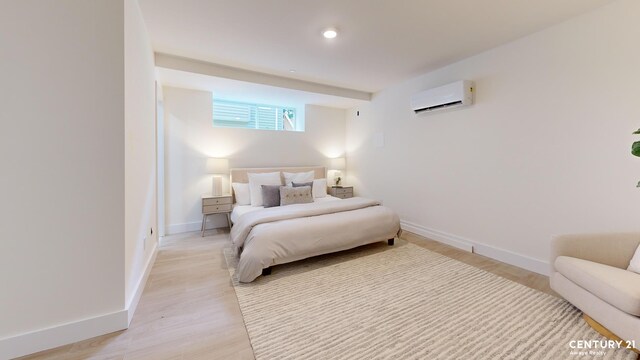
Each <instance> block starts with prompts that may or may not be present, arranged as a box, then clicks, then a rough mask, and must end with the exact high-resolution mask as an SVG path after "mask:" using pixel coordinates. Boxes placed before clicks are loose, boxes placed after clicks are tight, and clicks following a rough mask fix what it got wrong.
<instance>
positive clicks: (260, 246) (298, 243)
mask: <svg viewBox="0 0 640 360" xmlns="http://www.w3.org/2000/svg"><path fill="white" fill-rule="evenodd" d="M337 200H339V199H337ZM337 200H336V201H331V200H325V201H319V202H314V203H310V204H296V205H289V206H280V207H271V208H267V209H264V210H263V211H249V212H248V213H245V214H244V215H243V216H241V217H240V218H239V221H238V222H237V223H236V224H234V226H233V227H232V228H231V241H232V242H233V245H234V247H235V248H236V249H237V251H238V252H237V254H238V255H239V256H240V260H239V261H238V266H237V268H236V273H237V276H238V279H239V280H240V281H241V282H250V281H253V280H254V279H255V278H256V277H258V276H260V274H261V273H262V269H265V268H268V267H270V266H272V265H278V264H284V263H287V262H291V261H296V260H301V259H304V258H308V257H312V256H317V255H321V254H327V253H330V252H335V251H341V250H346V249H351V248H354V247H357V246H361V245H365V244H370V243H373V242H378V241H384V240H388V239H393V238H394V237H395V236H396V235H397V234H398V232H399V231H400V219H399V218H398V215H397V214H396V213H395V212H394V211H392V210H391V209H389V208H387V207H384V206H380V203H379V202H377V201H374V200H369V199H364V198H351V199H344V200H339V201H337Z"/></svg>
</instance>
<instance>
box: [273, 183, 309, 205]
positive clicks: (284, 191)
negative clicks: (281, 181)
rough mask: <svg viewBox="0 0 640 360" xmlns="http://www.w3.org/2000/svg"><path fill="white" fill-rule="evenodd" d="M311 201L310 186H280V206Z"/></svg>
mask: <svg viewBox="0 0 640 360" xmlns="http://www.w3.org/2000/svg"><path fill="white" fill-rule="evenodd" d="M312 202H313V195H312V194H311V186H301V187H290V186H281V187H280V206H285V205H292V204H306V203H312Z"/></svg>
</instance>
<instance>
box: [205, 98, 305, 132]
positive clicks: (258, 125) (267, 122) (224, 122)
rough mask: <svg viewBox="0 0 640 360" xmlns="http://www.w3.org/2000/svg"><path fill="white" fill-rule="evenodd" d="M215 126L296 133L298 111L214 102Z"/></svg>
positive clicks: (277, 107)
mask: <svg viewBox="0 0 640 360" xmlns="http://www.w3.org/2000/svg"><path fill="white" fill-rule="evenodd" d="M213 126H217V127H232V128H243V129H260V130H286V131H296V130H297V129H296V109H295V108H292V107H285V106H278V105H262V104H251V103H242V102H235V101H227V100H217V99H216V100H213Z"/></svg>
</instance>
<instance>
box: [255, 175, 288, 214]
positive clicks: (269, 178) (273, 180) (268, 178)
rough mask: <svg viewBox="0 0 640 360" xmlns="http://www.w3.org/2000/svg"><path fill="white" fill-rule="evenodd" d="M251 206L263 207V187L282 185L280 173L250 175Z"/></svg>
mask: <svg viewBox="0 0 640 360" xmlns="http://www.w3.org/2000/svg"><path fill="white" fill-rule="evenodd" d="M247 175H248V176H249V193H250V194H251V206H262V185H282V181H280V172H271V173H248V174H247Z"/></svg>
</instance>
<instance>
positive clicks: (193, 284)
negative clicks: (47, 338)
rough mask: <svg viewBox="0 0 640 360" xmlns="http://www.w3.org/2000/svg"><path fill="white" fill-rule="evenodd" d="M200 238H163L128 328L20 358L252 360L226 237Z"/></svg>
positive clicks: (474, 258)
mask: <svg viewBox="0 0 640 360" xmlns="http://www.w3.org/2000/svg"><path fill="white" fill-rule="evenodd" d="M207 234H208V236H206V237H204V238H201V237H200V233H189V234H182V235H174V236H170V237H167V238H165V239H164V240H163V244H162V246H161V248H160V250H159V252H158V256H157V259H156V262H155V264H154V266H153V269H152V270H151V274H150V276H149V280H148V282H147V285H146V287H145V290H144V293H143V295H142V298H141V300H140V303H139V305H138V309H137V311H136V313H135V315H134V317H133V321H132V323H131V326H130V327H129V329H127V330H124V331H119V332H115V333H112V334H108V335H103V336H99V337H96V338H93V339H89V340H85V341H81V342H77V343H74V344H70V345H66V346H62V347H59V348H56V349H53V350H47V351H44V352H41V353H38V354H35V355H31V356H28V357H24V358H22V359H60V360H62V359H64V360H75V359H78V360H80V359H153V360H160V359H168V360H174V359H176V360H177V359H185V360H192V359H193V360H198V359H216V360H227V359H229V360H230V359H237V360H245V359H253V358H254V357H253V350H252V349H251V343H250V342H249V337H248V335H247V331H246V328H245V326H244V323H243V319H242V314H241V312H240V308H239V306H238V301H237V299H236V296H235V292H234V290H233V287H232V285H231V281H230V278H229V273H228V271H227V266H226V263H225V260H224V256H223V254H222V249H223V247H224V246H225V245H226V244H227V243H228V241H229V240H228V232H225V231H218V232H217V233H216V231H209V232H208V233H207ZM402 238H403V240H404V241H409V242H412V243H414V244H417V245H420V246H422V247H425V248H427V249H429V250H432V251H435V252H438V253H440V254H443V255H446V256H449V257H451V258H454V259H457V260H460V261H462V262H465V263H468V264H470V265H473V266H475V267H478V268H480V269H484V270H486V271H489V272H492V273H494V274H497V275H499V276H502V277H505V278H507V279H510V280H513V281H515V282H518V283H521V284H523V285H526V286H529V287H531V288H534V289H537V290H540V291H543V292H546V293H549V294H553V295H555V293H553V291H552V290H551V289H550V288H549V285H548V284H549V281H548V278H547V277H546V276H542V275H538V274H535V273H532V272H530V271H527V270H523V269H520V268H517V267H514V266H511V265H507V264H503V263H500V262H497V261H494V260H491V259H489V258H486V257H484V256H480V255H477V254H471V253H467V252H465V251H462V250H458V249H456V248H453V247H450V246H447V245H444V244H440V243H438V242H435V241H432V240H428V239H425V238H423V237H420V236H418V235H414V234H411V233H408V232H404V234H403V236H402ZM403 240H400V241H403ZM274 271H277V270H274Z"/></svg>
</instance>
